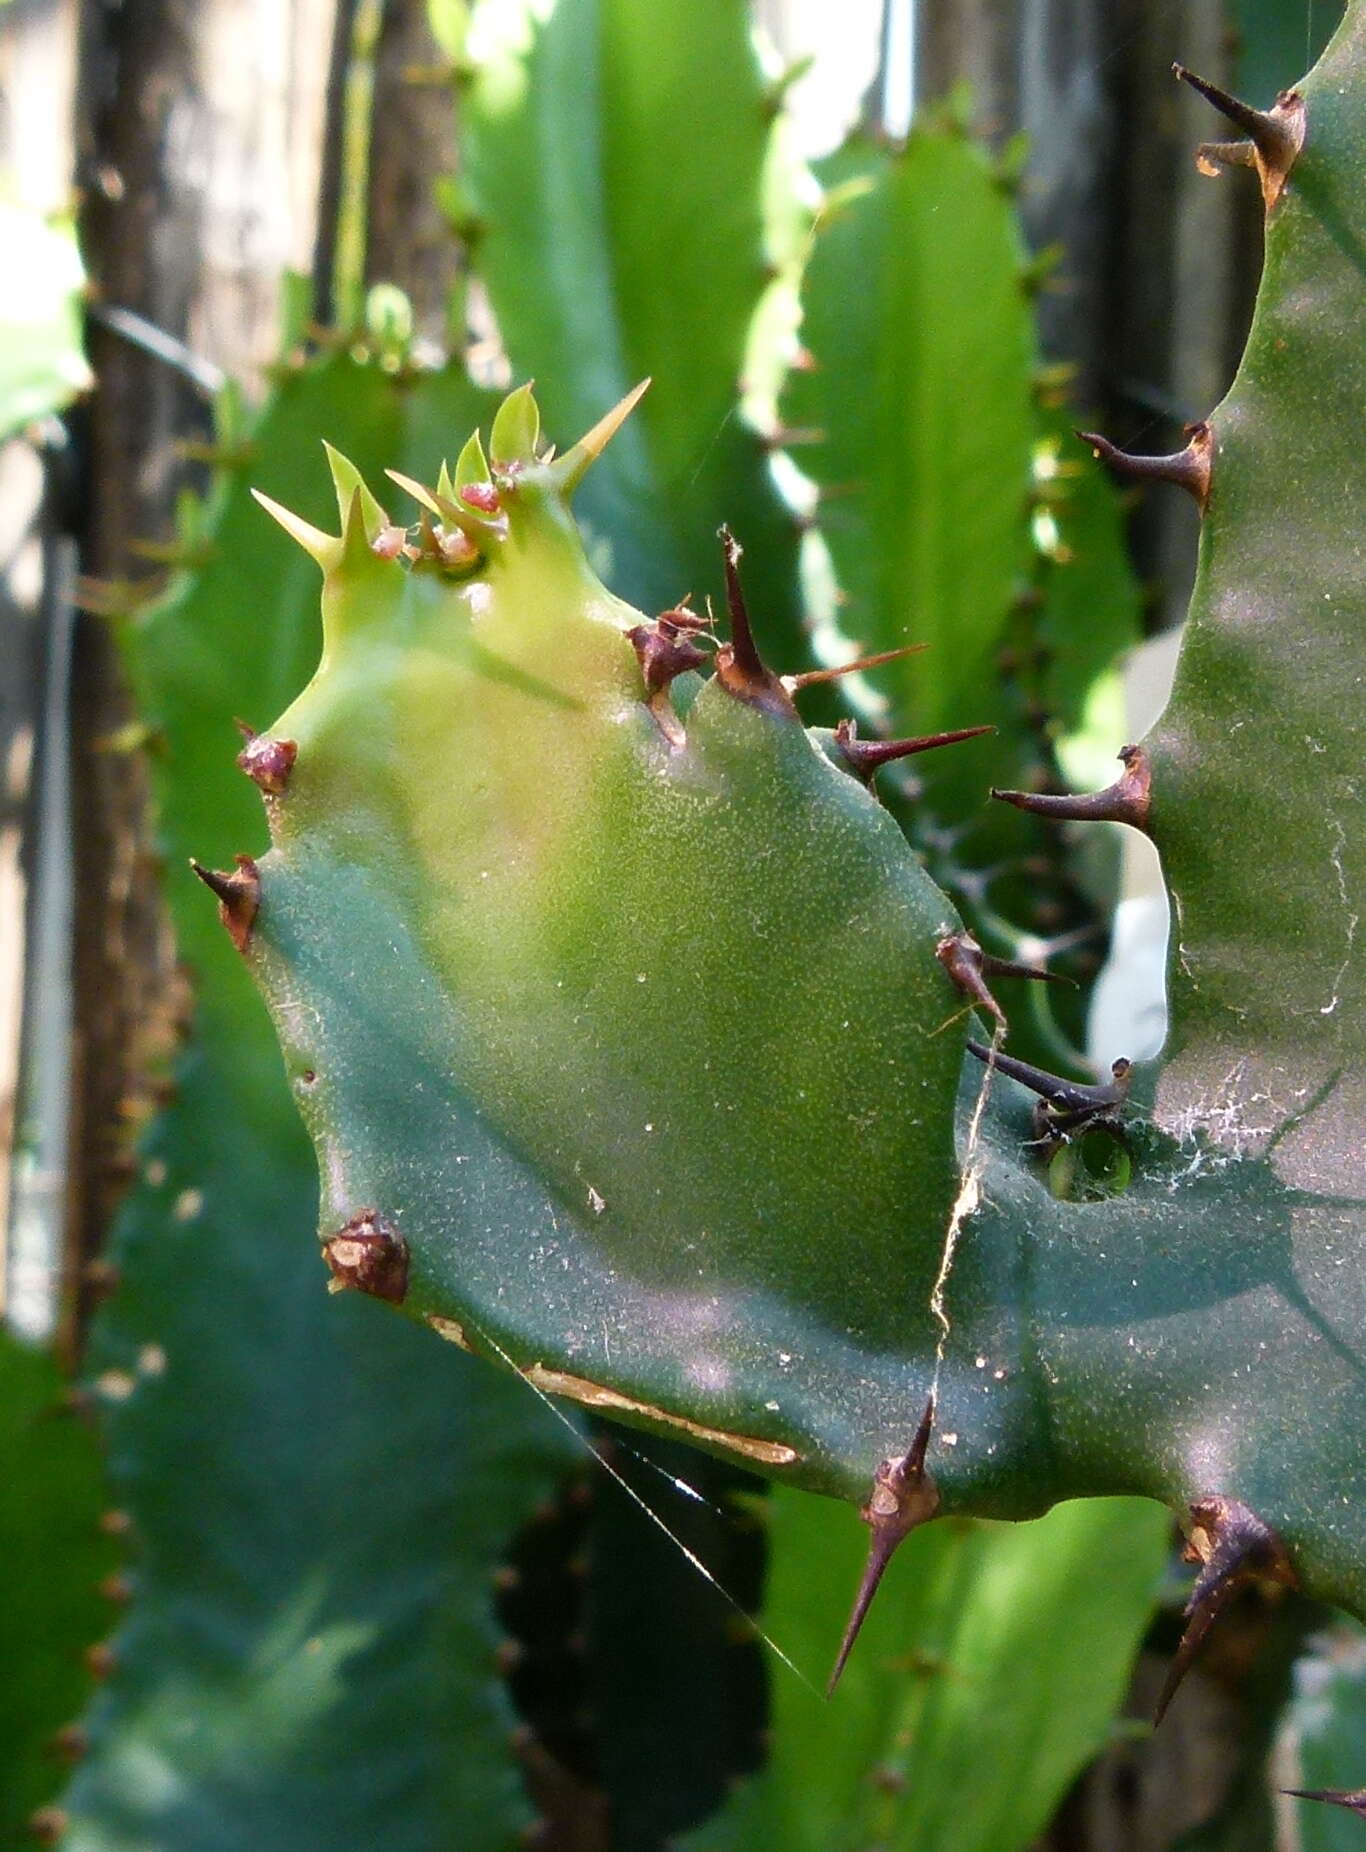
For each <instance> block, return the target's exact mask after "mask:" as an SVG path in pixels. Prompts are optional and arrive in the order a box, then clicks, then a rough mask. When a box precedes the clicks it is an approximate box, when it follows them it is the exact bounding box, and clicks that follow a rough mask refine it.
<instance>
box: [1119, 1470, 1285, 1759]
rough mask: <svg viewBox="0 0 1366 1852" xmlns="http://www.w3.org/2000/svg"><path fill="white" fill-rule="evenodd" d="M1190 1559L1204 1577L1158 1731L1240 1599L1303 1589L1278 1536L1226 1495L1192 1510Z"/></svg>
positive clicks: (1161, 1703) (1162, 1702) (1161, 1705)
mask: <svg viewBox="0 0 1366 1852" xmlns="http://www.w3.org/2000/svg"><path fill="white" fill-rule="evenodd" d="M1184 1556H1185V1560H1186V1561H1187V1562H1188V1563H1199V1564H1200V1573H1199V1575H1198V1576H1197V1577H1196V1578H1195V1587H1194V1589H1193V1590H1192V1591H1191V1598H1190V1600H1189V1601H1188V1602H1187V1603H1186V1630H1185V1632H1184V1633H1183V1634H1182V1636H1181V1644H1180V1645H1179V1646H1178V1647H1177V1649H1176V1656H1175V1658H1174V1659H1173V1660H1172V1663H1171V1669H1170V1670H1169V1672H1168V1673H1167V1677H1166V1681H1165V1683H1164V1684H1163V1686H1162V1691H1161V1694H1160V1696H1159V1697H1158V1700H1157V1709H1156V1710H1155V1711H1154V1713H1153V1726H1154V1728H1156V1726H1157V1725H1158V1724H1159V1723H1161V1721H1162V1719H1163V1718H1164V1717H1165V1716H1166V1714H1167V1706H1168V1705H1169V1704H1170V1703H1171V1701H1172V1699H1173V1698H1174V1697H1175V1695H1176V1692H1177V1690H1178V1688H1179V1686H1180V1684H1181V1681H1182V1680H1183V1679H1184V1678H1185V1676H1186V1673H1187V1672H1188V1671H1189V1670H1190V1668H1191V1665H1192V1664H1193V1662H1194V1660H1195V1658H1196V1656H1197V1654H1198V1653H1199V1651H1200V1648H1201V1647H1202V1646H1203V1644H1204V1642H1205V1638H1206V1636H1207V1635H1208V1633H1209V1630H1210V1628H1211V1627H1212V1626H1213V1625H1214V1623H1215V1621H1216V1620H1217V1619H1218V1618H1219V1616H1220V1614H1221V1613H1222V1612H1223V1610H1224V1608H1225V1607H1226V1606H1227V1605H1228V1603H1229V1601H1230V1600H1231V1599H1232V1598H1233V1596H1234V1595H1236V1594H1237V1593H1238V1592H1239V1591H1240V1590H1241V1589H1244V1588H1248V1587H1252V1586H1256V1585H1261V1586H1263V1587H1265V1586H1269V1585H1272V1584H1278V1585H1279V1586H1281V1587H1283V1588H1294V1587H1296V1586H1297V1583H1296V1577H1295V1571H1294V1570H1293V1569H1292V1567H1291V1565H1290V1558H1289V1556H1288V1555H1287V1553H1286V1549H1285V1545H1284V1544H1283V1543H1282V1542H1281V1540H1280V1538H1279V1537H1278V1536H1277V1535H1276V1533H1275V1531H1274V1530H1272V1528H1271V1526H1270V1525H1269V1524H1268V1523H1266V1522H1265V1520H1264V1519H1262V1518H1259V1517H1258V1516H1257V1514H1256V1512H1255V1511H1253V1510H1251V1509H1250V1508H1249V1507H1248V1506H1247V1505H1245V1504H1243V1503H1242V1502H1241V1501H1240V1500H1239V1499H1236V1498H1229V1497H1228V1496H1227V1495H1226V1494H1225V1493H1222V1492H1211V1493H1208V1494H1207V1495H1206V1496H1205V1497H1204V1498H1198V1499H1196V1500H1195V1502H1194V1503H1193V1504H1192V1505H1191V1507H1190V1533H1189V1537H1188V1540H1187V1543H1186V1548H1185V1552H1184Z"/></svg>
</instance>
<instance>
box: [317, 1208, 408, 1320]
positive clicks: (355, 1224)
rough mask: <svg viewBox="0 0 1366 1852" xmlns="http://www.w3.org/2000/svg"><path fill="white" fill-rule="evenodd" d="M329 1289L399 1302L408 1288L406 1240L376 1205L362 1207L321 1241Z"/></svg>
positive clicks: (401, 1301)
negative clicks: (370, 1207)
mask: <svg viewBox="0 0 1366 1852" xmlns="http://www.w3.org/2000/svg"><path fill="white" fill-rule="evenodd" d="M323 1259H324V1260H325V1261H326V1262H327V1270H328V1272H329V1273H330V1274H331V1275H332V1278H331V1279H330V1280H329V1281H328V1282H327V1290H328V1291H329V1292H330V1293H342V1292H362V1293H370V1294H371V1295H372V1296H373V1297H374V1298H376V1299H387V1300H388V1301H389V1303H390V1305H402V1303H403V1301H404V1298H405V1297H406V1295H407V1291H408V1243H407V1242H406V1241H405V1240H404V1239H403V1236H402V1235H401V1234H400V1233H399V1232H398V1229H397V1228H396V1227H395V1226H394V1224H393V1223H392V1222H391V1221H389V1220H388V1218H387V1217H386V1216H383V1215H381V1214H380V1212H379V1210H378V1209H362V1210H361V1211H360V1212H359V1214H357V1215H353V1216H352V1217H351V1220H350V1221H349V1222H347V1223H345V1224H344V1225H343V1226H342V1227H341V1228H339V1229H338V1230H337V1232H336V1234H335V1235H329V1236H328V1238H327V1240H326V1241H324V1242H323Z"/></svg>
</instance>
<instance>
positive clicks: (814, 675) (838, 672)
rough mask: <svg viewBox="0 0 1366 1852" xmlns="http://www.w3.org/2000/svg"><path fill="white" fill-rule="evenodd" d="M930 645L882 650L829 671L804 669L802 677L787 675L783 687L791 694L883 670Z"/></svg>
mask: <svg viewBox="0 0 1366 1852" xmlns="http://www.w3.org/2000/svg"><path fill="white" fill-rule="evenodd" d="M929 647H930V646H929V644H928V643H905V644H903V645H902V646H901V648H900V649H881V650H878V652H877V653H876V655H873V656H859V657H857V658H855V660H854V661H853V662H837V663H835V664H834V666H833V667H832V668H829V669H803V670H802V672H801V674H800V675H785V676H784V677H783V686H784V688H786V689H787V690H788V691H789V693H794V694H795V692H796V691H797V689H799V688H810V687H811V686H812V684H813V683H815V682H835V681H838V680H839V678H840V677H841V676H842V675H860V674H862V672H863V671H864V670H865V669H878V668H881V666H882V664H883V663H884V662H899V661H900V660H901V658H902V657H903V656H918V655H919V654H920V652H921V651H922V650H927V649H928V648H929Z"/></svg>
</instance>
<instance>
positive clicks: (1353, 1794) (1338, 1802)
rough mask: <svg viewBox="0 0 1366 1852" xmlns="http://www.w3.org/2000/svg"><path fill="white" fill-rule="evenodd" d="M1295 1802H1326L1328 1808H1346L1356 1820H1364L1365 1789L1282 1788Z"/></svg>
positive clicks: (1365, 1814)
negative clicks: (1354, 1815)
mask: <svg viewBox="0 0 1366 1852" xmlns="http://www.w3.org/2000/svg"><path fill="white" fill-rule="evenodd" d="M1281 1793H1282V1794H1292V1795H1293V1796H1294V1797H1295V1799H1296V1800H1297V1801H1327V1803H1328V1805H1329V1806H1330V1807H1346V1808H1347V1809H1348V1810H1349V1812H1351V1813H1354V1814H1356V1816H1357V1818H1358V1819H1361V1820H1366V1788H1282V1789H1281Z"/></svg>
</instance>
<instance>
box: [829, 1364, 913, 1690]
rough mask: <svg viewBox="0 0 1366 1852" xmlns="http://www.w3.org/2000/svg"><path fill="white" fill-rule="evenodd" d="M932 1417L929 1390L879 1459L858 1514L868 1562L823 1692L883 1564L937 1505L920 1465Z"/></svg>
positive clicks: (834, 1680)
mask: <svg viewBox="0 0 1366 1852" xmlns="http://www.w3.org/2000/svg"><path fill="white" fill-rule="evenodd" d="M934 1416H935V1400H934V1396H933V1394H931V1395H930V1396H929V1397H928V1399H927V1400H926V1403H925V1412H924V1414H923V1415H922V1416H921V1417H920V1425H919V1427H918V1428H917V1429H916V1431H915V1438H914V1439H913V1440H912V1442H911V1444H910V1447H909V1448H908V1450H907V1451H906V1452H905V1453H903V1454H901V1455H900V1456H899V1457H897V1458H895V1459H890V1460H883V1462H882V1463H881V1465H880V1466H879V1467H878V1469H877V1471H876V1472H875V1473H874V1475H873V1490H872V1494H871V1496H870V1497H869V1500H868V1503H867V1504H866V1505H865V1506H864V1507H863V1510H862V1512H861V1513H860V1515H861V1517H862V1518H863V1521H864V1523H865V1524H867V1525H868V1526H869V1528H870V1529H871V1531H872V1537H871V1539H870V1541H869V1545H868V1561H867V1564H866V1565H865V1567H864V1571H863V1579H862V1580H861V1581H860V1583H859V1586H858V1593H857V1594H856V1595H855V1597H854V1605H853V1608H852V1610H851V1612H850V1615H849V1622H848V1625H847V1626H846V1627H845V1629H844V1638H843V1639H842V1640H841V1641H840V1648H839V1651H838V1653H836V1655H835V1665H834V1669H833V1671H832V1672H831V1674H830V1682H829V1683H828V1684H827V1685H826V1688H825V1695H826V1697H829V1696H830V1694H831V1693H832V1692H833V1691H834V1689H835V1686H836V1685H837V1684H838V1683H839V1679H840V1674H841V1672H843V1670H844V1668H845V1666H846V1665H847V1664H848V1662H849V1655H850V1653H851V1652H852V1651H853V1649H854V1642H855V1640H857V1639H858V1636H859V1632H860V1630H861V1629H862V1626H863V1623H864V1621H865V1619H866V1618H867V1615H868V1610H869V1608H870V1607H871V1606H872V1605H873V1597H874V1595H876V1593H877V1591H878V1585H879V1584H880V1583H881V1581H882V1578H883V1576H884V1575H885V1573H886V1570H887V1565H888V1563H890V1562H891V1560H892V1557H893V1556H894V1555H895V1554H896V1551H897V1549H898V1548H899V1547H900V1545H901V1544H902V1543H904V1542H905V1540H906V1538H907V1537H909V1536H910V1534H911V1532H912V1531H913V1530H915V1529H916V1528H917V1526H919V1525H921V1524H926V1523H928V1522H929V1520H930V1519H931V1518H932V1517H933V1516H934V1515H935V1513H936V1512H937V1511H938V1509H939V1488H938V1487H937V1486H936V1485H935V1483H934V1480H933V1479H932V1478H931V1476H930V1475H929V1473H927V1472H926V1470H925V1454H926V1452H927V1451H928V1449H929V1444H930V1434H931V1431H932V1430H933V1428H934Z"/></svg>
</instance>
